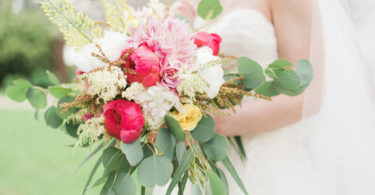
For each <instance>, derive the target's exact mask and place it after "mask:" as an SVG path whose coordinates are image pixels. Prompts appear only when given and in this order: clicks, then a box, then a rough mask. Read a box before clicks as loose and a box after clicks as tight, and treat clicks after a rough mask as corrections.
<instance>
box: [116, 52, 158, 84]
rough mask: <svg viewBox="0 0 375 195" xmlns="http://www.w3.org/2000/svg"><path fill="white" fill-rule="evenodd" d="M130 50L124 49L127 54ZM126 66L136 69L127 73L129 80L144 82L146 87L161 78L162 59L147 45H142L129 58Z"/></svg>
mask: <svg viewBox="0 0 375 195" xmlns="http://www.w3.org/2000/svg"><path fill="white" fill-rule="evenodd" d="M126 52H128V51H124V52H123V54H125V53H126ZM125 67H126V68H128V69H131V70H134V71H135V72H136V74H134V73H128V74H127V80H128V81H129V82H130V83H132V82H139V83H142V84H143V85H144V86H145V87H150V86H153V85H155V84H156V83H157V82H158V81H159V80H160V59H159V57H158V56H157V55H156V54H155V53H154V52H153V51H152V50H151V49H149V48H148V47H147V46H145V45H141V46H139V47H138V48H137V49H136V50H135V51H134V52H132V53H131V54H130V55H129V57H128V58H127V61H126V64H125Z"/></svg>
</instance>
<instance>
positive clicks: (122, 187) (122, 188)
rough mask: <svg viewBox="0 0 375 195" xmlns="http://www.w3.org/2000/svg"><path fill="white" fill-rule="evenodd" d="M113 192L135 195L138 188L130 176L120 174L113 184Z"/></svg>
mask: <svg viewBox="0 0 375 195" xmlns="http://www.w3.org/2000/svg"><path fill="white" fill-rule="evenodd" d="M113 191H114V192H115V193H116V194H121V195H134V194H136V191H137V187H136V184H135V182H134V181H133V179H132V177H131V176H130V175H129V174H127V173H123V172H118V173H117V178H116V181H115V183H114V184H113Z"/></svg>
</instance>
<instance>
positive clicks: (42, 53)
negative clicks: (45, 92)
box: [0, 0, 57, 85]
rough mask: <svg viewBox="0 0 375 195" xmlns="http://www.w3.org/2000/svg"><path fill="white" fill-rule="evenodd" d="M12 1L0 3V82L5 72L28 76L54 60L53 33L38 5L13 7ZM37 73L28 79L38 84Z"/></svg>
mask: <svg viewBox="0 0 375 195" xmlns="http://www.w3.org/2000/svg"><path fill="white" fill-rule="evenodd" d="M21 1H23V0H21ZM14 3H15V1H13V2H12V1H8V0H6V1H2V2H1V4H0V84H3V82H4V78H5V77H6V76H8V77H10V76H12V75H13V76H14V75H19V76H26V77H30V76H31V75H33V73H34V72H35V71H38V72H41V71H45V69H51V66H52V64H53V61H54V55H55V54H54V50H53V47H54V41H55V40H56V37H57V34H56V33H54V31H53V30H52V28H51V25H50V24H49V22H48V21H47V19H46V17H44V15H43V13H42V12H41V11H40V10H39V8H27V9H21V10H14V7H13V6H14ZM21 3H22V2H21ZM25 5H28V6H30V5H31V4H25ZM21 6H23V5H21ZM34 75H35V74H34ZM37 75H38V76H35V78H34V79H33V78H31V80H32V81H34V82H35V83H36V84H41V85H42V84H43V82H42V81H41V80H40V75H39V74H37ZM38 82H41V83H38Z"/></svg>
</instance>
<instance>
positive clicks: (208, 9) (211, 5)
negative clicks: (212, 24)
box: [197, 0, 223, 20]
mask: <svg viewBox="0 0 375 195" xmlns="http://www.w3.org/2000/svg"><path fill="white" fill-rule="evenodd" d="M222 11H223V7H222V6H221V3H220V1H219V0H201V1H200V3H199V5H198V10H197V12H198V15H199V16H200V17H201V18H203V19H205V20H211V19H215V18H216V17H217V16H219V15H220V13H221V12H222Z"/></svg>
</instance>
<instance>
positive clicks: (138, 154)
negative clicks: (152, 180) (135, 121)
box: [120, 139, 143, 166]
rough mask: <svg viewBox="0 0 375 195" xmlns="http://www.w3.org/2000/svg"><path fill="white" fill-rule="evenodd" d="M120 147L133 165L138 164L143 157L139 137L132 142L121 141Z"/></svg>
mask: <svg viewBox="0 0 375 195" xmlns="http://www.w3.org/2000/svg"><path fill="white" fill-rule="evenodd" d="M120 149H121V151H122V153H124V154H125V155H126V158H127V159H128V161H129V163H130V165H132V166H135V165H137V164H138V163H139V162H141V160H142V159H143V150H142V145H141V142H140V141H139V139H137V140H136V141H135V142H133V143H130V144H126V143H124V142H121V143H120Z"/></svg>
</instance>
